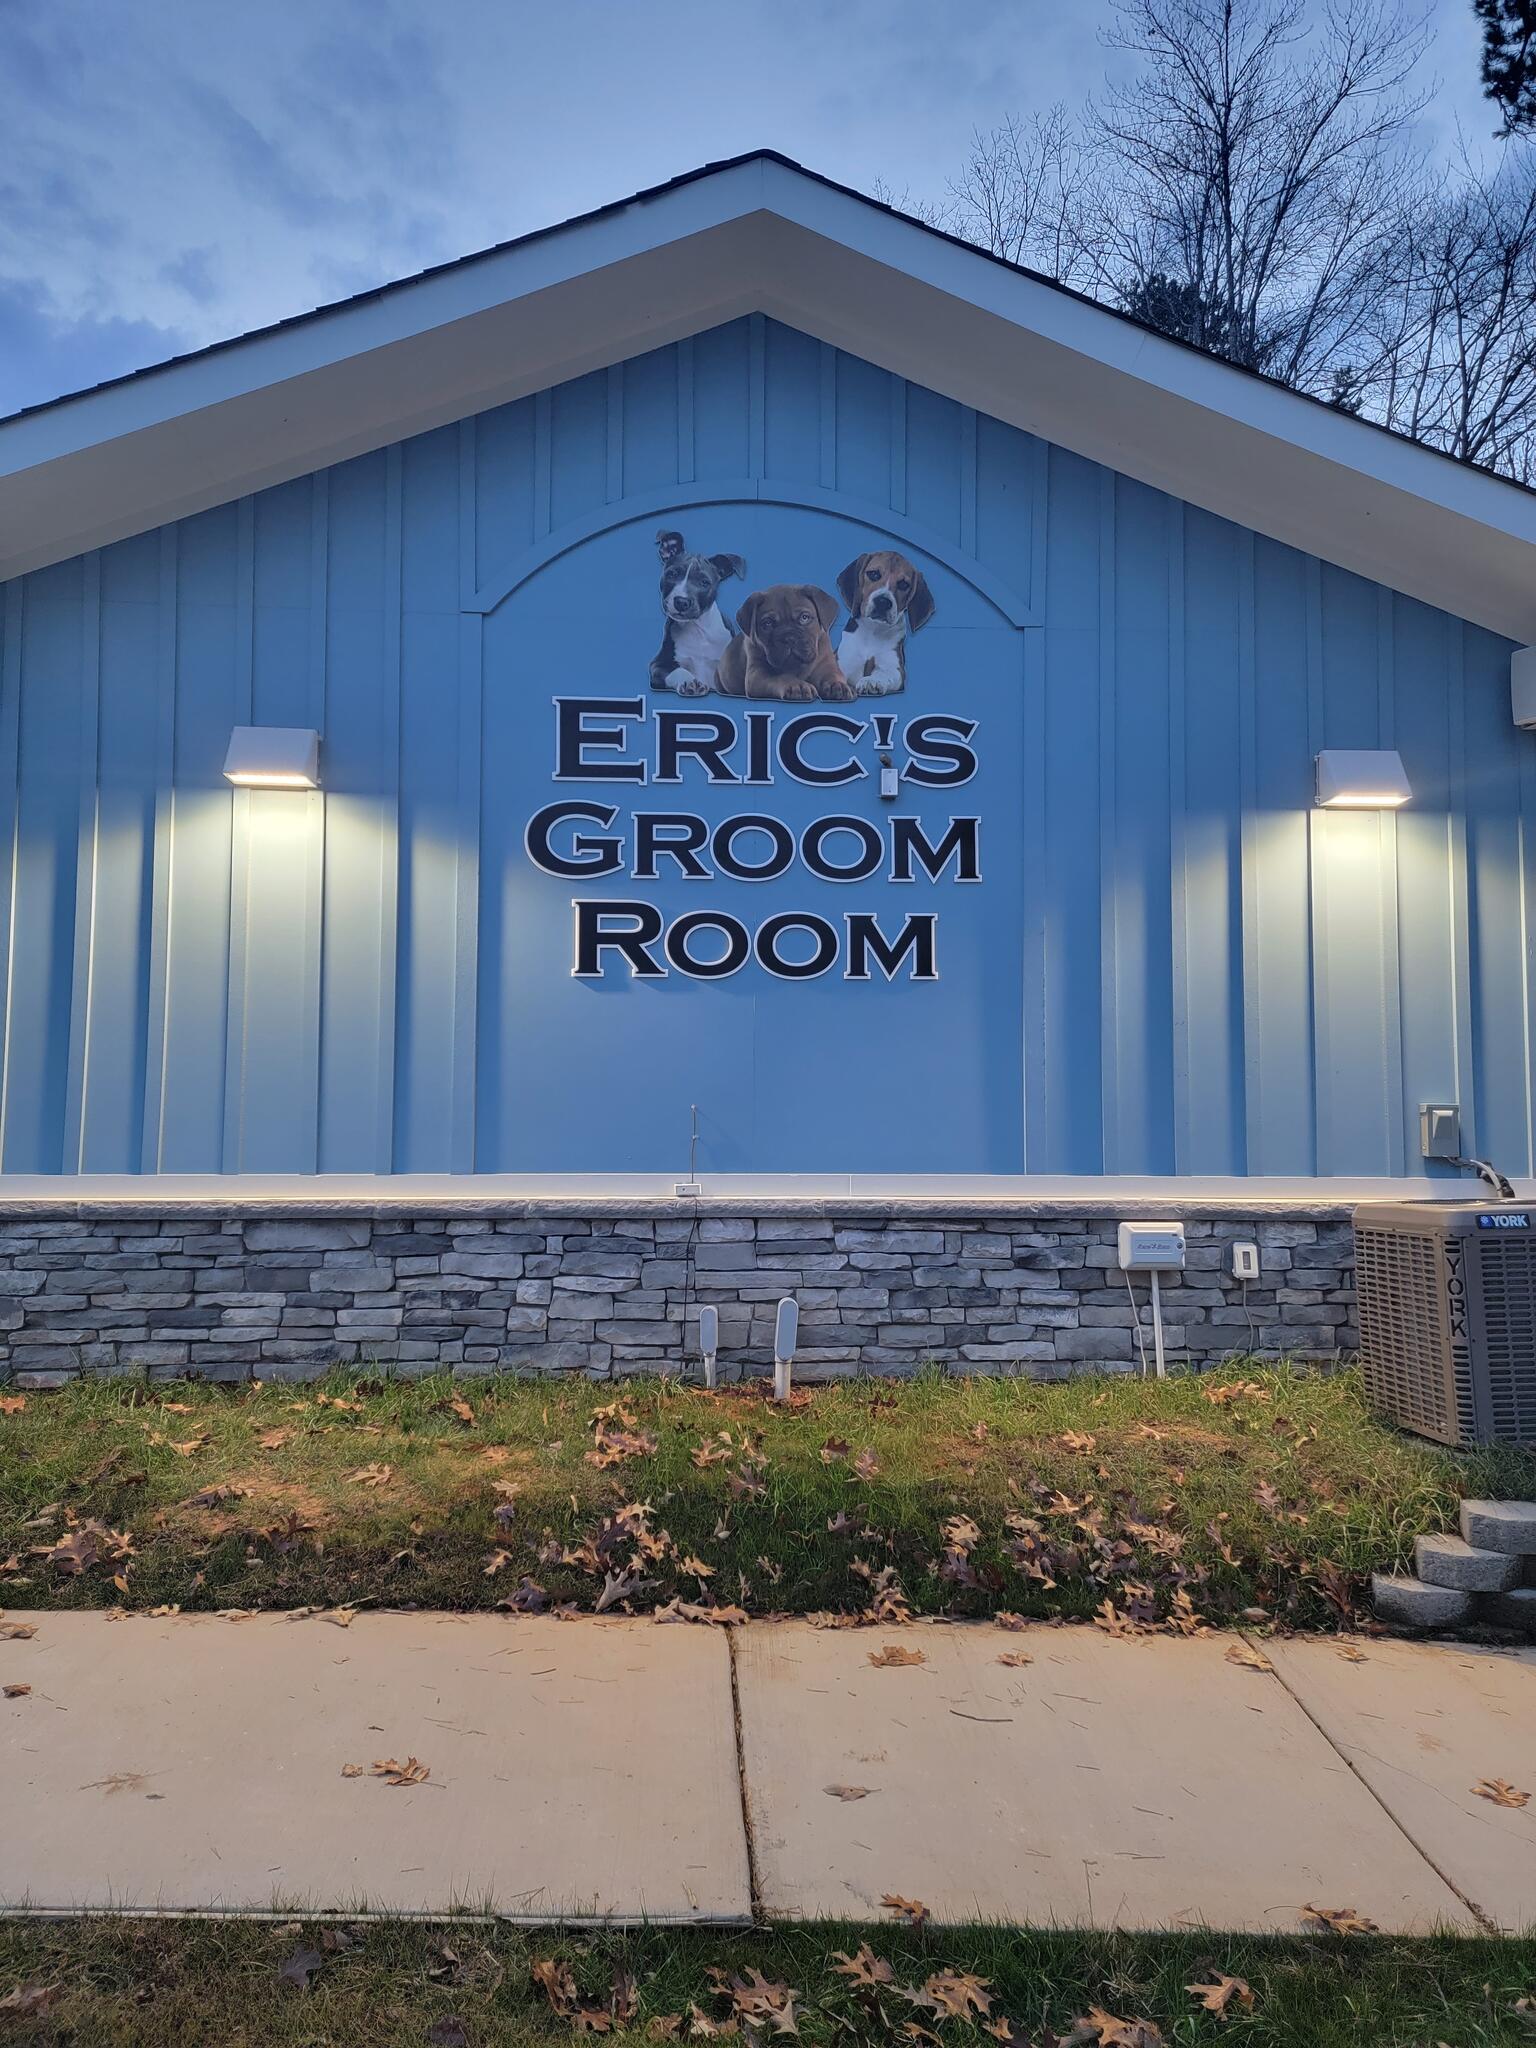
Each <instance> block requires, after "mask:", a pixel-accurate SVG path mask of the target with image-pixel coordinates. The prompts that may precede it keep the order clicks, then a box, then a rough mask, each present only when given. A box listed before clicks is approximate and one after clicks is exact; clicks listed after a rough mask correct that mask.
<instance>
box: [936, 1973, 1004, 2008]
mask: <svg viewBox="0 0 1536 2048" xmlns="http://www.w3.org/2000/svg"><path fill="white" fill-rule="evenodd" d="M991 1982H992V1980H991V1978H990V1977H977V1976H974V1975H973V1974H972V1973H971V1972H970V1971H969V1970H939V1971H937V1972H936V1973H935V1974H934V1975H933V1976H932V1977H930V1978H929V1979H928V1981H927V1983H926V1984H925V1985H924V1986H923V1989H924V1991H925V1992H926V1993H927V1994H928V1996H929V1998H931V1999H932V2000H933V2003H934V2007H935V2009H936V2010H939V2011H942V2012H943V2013H944V2014H945V2015H946V2017H948V2018H950V2019H957V2020H965V2019H969V2018H970V2017H971V2015H972V2014H973V2013H988V2012H990V2011H991V2010H992V1994H991V1991H990V1989H989V1986H990V1985H991Z"/></svg>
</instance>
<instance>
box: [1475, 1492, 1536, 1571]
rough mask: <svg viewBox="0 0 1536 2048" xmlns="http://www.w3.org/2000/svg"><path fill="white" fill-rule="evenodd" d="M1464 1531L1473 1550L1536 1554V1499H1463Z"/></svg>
mask: <svg viewBox="0 0 1536 2048" xmlns="http://www.w3.org/2000/svg"><path fill="white" fill-rule="evenodd" d="M1461 1533H1462V1537H1463V1539H1464V1540H1465V1541H1466V1542H1468V1543H1470V1544H1471V1545H1472V1547H1473V1549H1474V1550H1500V1551H1502V1552H1503V1553H1504V1555H1505V1556H1506V1557H1536V1501H1532V1500H1464V1501H1463V1502H1462V1504H1461Z"/></svg>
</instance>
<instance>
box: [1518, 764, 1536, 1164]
mask: <svg viewBox="0 0 1536 2048" xmlns="http://www.w3.org/2000/svg"><path fill="white" fill-rule="evenodd" d="M1515 776H1516V788H1517V792H1518V797H1519V805H1520V809H1519V816H1518V819H1517V823H1516V846H1517V848H1518V856H1517V857H1518V859H1519V863H1520V1086H1521V1092H1522V1094H1523V1095H1524V1098H1525V1171H1526V1172H1527V1173H1528V1174H1532V1173H1536V1130H1533V1127H1532V1111H1533V1104H1532V1085H1533V1082H1536V1075H1533V1073H1532V1069H1531V1059H1532V1044H1531V992H1532V972H1531V969H1532V961H1531V948H1532V945H1533V944H1536V931H1533V928H1532V917H1531V888H1532V864H1533V855H1536V849H1533V847H1532V843H1531V825H1532V822H1533V820H1536V756H1533V753H1532V750H1531V748H1530V747H1529V746H1527V745H1520V746H1517V748H1516V762H1515Z"/></svg>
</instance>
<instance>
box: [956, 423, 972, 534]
mask: <svg viewBox="0 0 1536 2048" xmlns="http://www.w3.org/2000/svg"><path fill="white" fill-rule="evenodd" d="M957 432H958V434H959V440H960V524H959V532H960V552H961V554H962V555H969V556H970V557H971V558H972V559H973V560H974V559H975V555H976V414H975V411H974V409H973V408H972V407H971V406H969V405H962V406H961V408H960V418H959V420H958V422H957Z"/></svg>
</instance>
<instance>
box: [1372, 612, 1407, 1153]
mask: <svg viewBox="0 0 1536 2048" xmlns="http://www.w3.org/2000/svg"><path fill="white" fill-rule="evenodd" d="M1396 624H1397V618H1396V601H1395V599H1394V597H1393V595H1392V592H1391V591H1390V590H1387V589H1385V588H1382V587H1380V586H1378V588H1377V592H1376V632H1377V640H1376V722H1377V745H1378V746H1382V747H1391V746H1394V745H1396V741H1397V687H1396V680H1397V678H1396V669H1397V641H1396ZM1377 824H1378V826H1379V827H1380V857H1379V862H1378V867H1377V873H1378V876H1379V878H1380V879H1379V882H1378V888H1379V891H1380V894H1381V950H1382V959H1381V1005H1382V1017H1381V1027H1382V1045H1383V1048H1384V1050H1385V1053H1386V1060H1385V1062H1384V1072H1383V1082H1384V1084H1385V1085H1384V1100H1383V1105H1382V1107H1383V1112H1384V1117H1385V1130H1386V1139H1387V1157H1386V1171H1387V1172H1388V1173H1390V1174H1401V1173H1402V1172H1403V1171H1404V1170H1405V1159H1406V1150H1407V1147H1406V1135H1405V1132H1406V1124H1407V1104H1406V1103H1405V1101H1404V1099H1403V1002H1402V979H1401V977H1402V956H1401V950H1400V945H1399V937H1398V920H1399V917H1400V916H1401V904H1400V901H1399V896H1398V874H1397V816H1396V813H1395V812H1392V811H1383V812H1381V813H1380V814H1379V816H1378V818H1377Z"/></svg>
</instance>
